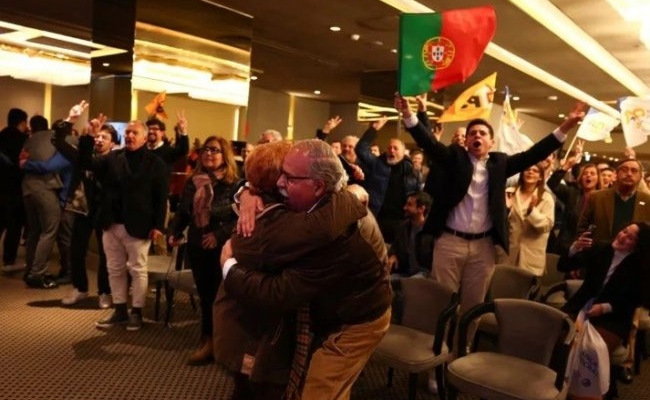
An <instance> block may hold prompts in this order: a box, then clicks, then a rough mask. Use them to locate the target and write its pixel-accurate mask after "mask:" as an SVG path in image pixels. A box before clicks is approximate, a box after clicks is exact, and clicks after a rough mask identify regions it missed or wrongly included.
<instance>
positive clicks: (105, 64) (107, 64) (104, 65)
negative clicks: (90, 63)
mask: <svg viewBox="0 0 650 400" xmlns="http://www.w3.org/2000/svg"><path fill="white" fill-rule="evenodd" d="M102 66H103V67H110V66H111V63H102Z"/></svg>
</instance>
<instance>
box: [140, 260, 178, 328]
mask: <svg viewBox="0 0 650 400" xmlns="http://www.w3.org/2000/svg"><path fill="white" fill-rule="evenodd" d="M174 262H175V260H174V258H173V257H170V256H162V255H160V256H159V255H150V256H149V257H148V258H147V276H148V278H149V283H152V282H153V283H155V285H156V303H155V304H154V320H156V321H158V317H159V315H160V296H161V292H162V290H163V288H164V289H165V290H166V291H167V289H168V286H167V273H168V272H169V270H170V268H173V267H172V264H173V263H174Z"/></svg>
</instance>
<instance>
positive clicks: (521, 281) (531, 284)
mask: <svg viewBox="0 0 650 400" xmlns="http://www.w3.org/2000/svg"><path fill="white" fill-rule="evenodd" d="M538 289H539V286H538V284H537V277H536V276H535V275H533V274H532V273H531V272H529V271H527V270H525V269H523V268H519V267H513V266H510V265H505V264H498V265H497V266H496V267H495V268H494V274H492V279H491V280H490V290H489V294H488V297H489V299H490V300H494V299H529V300H532V299H533V298H534V297H535V296H536V295H537V291H538ZM496 333H497V321H496V318H495V316H494V314H486V315H484V316H483V317H482V318H481V321H480V322H479V324H478V328H477V330H476V336H474V343H475V344H478V343H479V340H480V338H481V335H483V334H488V335H491V336H494V335H496Z"/></svg>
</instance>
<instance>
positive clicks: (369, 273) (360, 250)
mask: <svg viewBox="0 0 650 400" xmlns="http://www.w3.org/2000/svg"><path fill="white" fill-rule="evenodd" d="M296 234H300V232H299V231H295V230H294V229H293V227H292V229H291V230H286V229H285V231H284V234H283V238H286V237H287V236H295V235H296ZM276 236H277V235H276ZM285 240H286V239H285ZM386 260H387V256H386V246H385V245H384V241H383V238H382V236H381V233H380V231H379V228H378V226H377V222H376V221H375V219H374V217H373V216H372V214H368V215H367V216H366V217H364V218H363V219H361V220H360V221H359V223H358V224H356V225H354V226H352V227H350V229H347V230H346V232H345V233H344V234H342V235H340V236H338V237H337V238H336V239H335V240H332V241H330V242H328V243H321V246H320V247H319V248H317V249H315V250H314V251H311V252H309V253H308V254H305V256H304V257H302V256H301V257H300V258H298V259H297V260H296V261H295V262H292V263H290V264H288V265H286V266H284V268H282V270H281V271H280V272H279V273H275V274H273V273H265V272H263V271H259V270H254V269H250V268H246V266H245V265H235V266H233V267H232V269H231V270H230V272H229V273H228V276H227V277H226V279H225V280H224V287H225V289H226V290H227V291H228V294H229V295H231V296H233V297H234V298H235V299H237V301H238V302H240V303H241V304H242V305H245V306H246V307H250V308H252V309H254V310H258V313H259V314H264V315H267V314H268V313H272V312H281V313H286V312H289V311H291V310H295V309H297V308H298V307H300V306H301V305H303V304H305V303H309V305H310V310H311V327H312V331H313V332H314V333H315V334H316V336H319V337H325V336H326V335H328V334H330V333H333V332H336V331H338V330H340V329H341V327H342V326H343V325H349V324H361V323H364V322H369V321H373V320H375V319H377V318H379V317H380V316H381V315H383V314H384V313H385V312H386V310H388V308H389V307H390V302H391V298H392V293H391V289H390V285H389V280H388V272H387V270H386Z"/></svg>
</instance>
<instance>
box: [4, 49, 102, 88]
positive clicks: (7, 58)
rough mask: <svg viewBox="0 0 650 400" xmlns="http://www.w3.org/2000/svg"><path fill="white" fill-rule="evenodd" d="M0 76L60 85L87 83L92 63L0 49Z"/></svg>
mask: <svg viewBox="0 0 650 400" xmlns="http://www.w3.org/2000/svg"><path fill="white" fill-rule="evenodd" d="M0 76H11V77H12V78H15V79H22V80H26V81H33V82H41V83H49V84H53V85H59V86H74V85H87V84H88V83H89V82H90V63H88V62H73V61H69V60H61V59H58V58H53V57H49V58H48V57H45V56H40V55H34V56H29V55H27V54H24V53H19V52H12V51H6V50H1V49H0Z"/></svg>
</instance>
